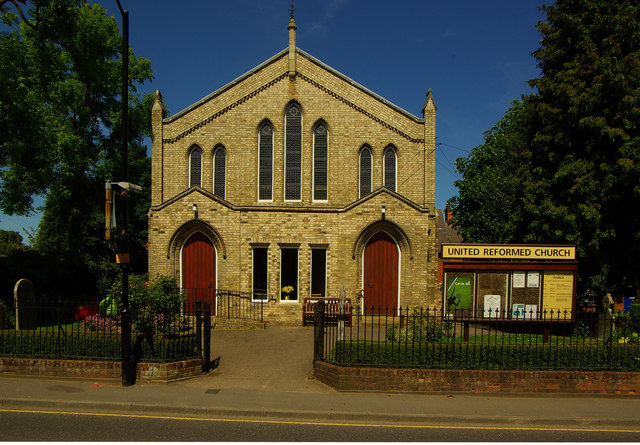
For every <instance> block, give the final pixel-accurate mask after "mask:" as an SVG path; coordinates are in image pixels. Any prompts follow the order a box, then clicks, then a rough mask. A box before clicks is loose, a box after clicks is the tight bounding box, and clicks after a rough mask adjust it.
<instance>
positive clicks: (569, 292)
mask: <svg viewBox="0 0 640 445" xmlns="http://www.w3.org/2000/svg"><path fill="white" fill-rule="evenodd" d="M572 306H573V272H571V271H557V270H553V271H552V270H549V271H545V272H544V281H543V285H542V310H543V313H546V318H550V317H551V311H553V318H554V319H555V318H558V317H560V318H563V317H564V313H565V311H566V312H569V313H570V312H571V309H572Z"/></svg>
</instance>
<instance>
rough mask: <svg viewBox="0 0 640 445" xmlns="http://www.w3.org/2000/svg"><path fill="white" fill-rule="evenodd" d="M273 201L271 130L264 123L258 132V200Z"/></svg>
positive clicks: (269, 126) (268, 125) (269, 125)
mask: <svg viewBox="0 0 640 445" xmlns="http://www.w3.org/2000/svg"><path fill="white" fill-rule="evenodd" d="M272 199H273V128H272V127H271V124H269V123H264V124H263V125H262V126H261V127H260V129H259V130H258V200H260V201H271V200H272Z"/></svg>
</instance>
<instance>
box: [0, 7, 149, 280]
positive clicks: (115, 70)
mask: <svg viewBox="0 0 640 445" xmlns="http://www.w3.org/2000/svg"><path fill="white" fill-rule="evenodd" d="M9 3H11V5H10V4H9ZM19 3H23V4H24V3H25V1H24V0H20V1H18V0H16V1H13V0H12V1H10V2H9V1H8V0H4V1H0V8H1V9H0V13H1V14H2V21H3V23H4V24H5V28H6V30H5V31H2V32H1V33H0V80H1V81H2V85H3V88H2V89H0V208H1V209H2V211H3V212H5V213H7V214H22V215H25V214H29V213H31V212H33V210H34V208H33V196H35V195H41V196H46V199H45V204H44V213H43V218H42V222H41V224H40V227H39V230H38V234H37V236H36V240H35V247H36V249H38V250H39V251H41V252H43V253H53V252H55V253H56V254H57V255H60V256H63V257H67V258H75V259H76V260H77V261H82V262H85V263H89V264H90V265H91V266H92V268H93V269H94V270H96V271H100V270H103V271H104V270H105V269H107V272H108V270H109V269H110V268H111V269H113V267H112V266H111V265H110V263H111V262H113V257H112V253H113V252H112V251H111V250H110V249H109V247H110V246H108V245H106V244H105V242H104V241H103V237H104V181H105V180H106V179H113V180H118V179H121V177H120V176H121V175H120V134H121V125H122V122H121V113H120V93H121V91H120V88H121V75H122V68H121V67H122V64H121V54H120V52H121V47H122V45H121V42H122V41H121V35H120V31H119V29H118V26H117V25H116V22H115V19H114V18H113V17H106V14H105V10H104V9H103V8H102V7H101V6H100V5H91V4H89V3H87V2H86V1H85V0H30V1H29V2H27V5H28V10H27V12H24V11H23V10H22V8H21V7H20V4H19ZM151 77H152V72H151V65H150V62H149V61H148V60H146V59H143V58H140V57H137V56H135V54H134V53H133V51H130V54H129V79H130V83H129V88H130V92H131V93H130V103H129V106H130V125H129V135H130V140H129V144H130V150H129V157H130V181H131V182H134V183H138V184H140V185H142V186H143V190H145V192H146V193H145V195H144V196H142V197H134V199H133V200H132V201H133V204H134V205H135V207H134V209H133V210H132V212H131V220H132V221H131V227H132V232H133V233H134V234H135V235H134V237H133V240H132V242H133V245H134V249H137V251H142V252H144V250H143V247H142V246H144V243H145V242H146V210H147V208H148V203H149V198H148V195H149V185H150V181H149V176H150V174H149V171H150V162H149V159H148V158H147V156H146V147H145V146H144V144H143V138H144V137H145V136H147V135H149V133H150V112H149V109H150V105H151V101H152V97H151V95H143V94H141V93H139V92H138V90H137V86H138V85H140V84H142V83H143V82H145V81H147V80H149V79H151ZM136 229H142V230H136ZM140 259H144V260H146V255H142V256H141V257H140ZM145 269H146V267H145ZM111 278H112V277H109V278H108V281H109V282H110V281H111Z"/></svg>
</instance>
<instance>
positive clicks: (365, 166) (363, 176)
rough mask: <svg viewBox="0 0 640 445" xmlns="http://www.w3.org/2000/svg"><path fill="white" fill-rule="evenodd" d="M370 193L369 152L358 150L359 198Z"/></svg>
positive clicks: (367, 150)
mask: <svg viewBox="0 0 640 445" xmlns="http://www.w3.org/2000/svg"><path fill="white" fill-rule="evenodd" d="M369 193H371V150H370V149H369V147H364V148H363V149H362V150H360V198H363V197H365V196H367V195H368V194H369Z"/></svg>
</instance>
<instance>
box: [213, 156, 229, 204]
mask: <svg viewBox="0 0 640 445" xmlns="http://www.w3.org/2000/svg"><path fill="white" fill-rule="evenodd" d="M226 163H227V160H226V153H225V151H224V147H223V146H222V145H219V146H217V147H216V148H215V149H214V150H213V194H214V195H216V196H218V197H220V198H222V199H225V186H226Z"/></svg>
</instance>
